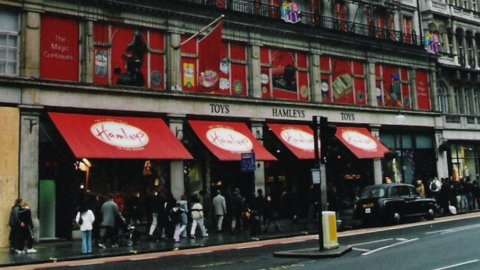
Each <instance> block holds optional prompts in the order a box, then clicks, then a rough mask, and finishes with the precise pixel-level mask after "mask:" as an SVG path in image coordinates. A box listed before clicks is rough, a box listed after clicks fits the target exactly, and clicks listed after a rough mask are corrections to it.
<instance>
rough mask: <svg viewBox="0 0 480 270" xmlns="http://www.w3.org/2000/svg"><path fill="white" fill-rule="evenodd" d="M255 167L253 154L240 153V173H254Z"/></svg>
mask: <svg viewBox="0 0 480 270" xmlns="http://www.w3.org/2000/svg"><path fill="white" fill-rule="evenodd" d="M255 169H256V166H255V152H254V151H253V150H252V152H247V153H242V154H241V160H240V171H242V172H254V171H255Z"/></svg>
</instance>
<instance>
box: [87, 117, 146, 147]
mask: <svg viewBox="0 0 480 270" xmlns="http://www.w3.org/2000/svg"><path fill="white" fill-rule="evenodd" d="M90 132H91V133H92V135H93V136H94V137H95V138H97V139H98V140H100V141H102V142H104V143H106V144H109V145H112V146H116V147H119V148H122V149H126V150H137V149H142V148H143V147H144V146H145V145H147V144H148V142H149V138H148V135H147V133H145V132H144V131H143V130H141V129H139V128H137V127H135V126H132V125H128V124H125V123H119V122H114V121H105V122H98V123H96V124H93V125H92V126H91V127H90Z"/></svg>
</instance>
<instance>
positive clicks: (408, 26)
mask: <svg viewBox="0 0 480 270" xmlns="http://www.w3.org/2000/svg"><path fill="white" fill-rule="evenodd" d="M402 24H403V25H402V26H403V40H404V41H405V43H407V44H412V40H413V39H412V18H411V17H403V21H402Z"/></svg>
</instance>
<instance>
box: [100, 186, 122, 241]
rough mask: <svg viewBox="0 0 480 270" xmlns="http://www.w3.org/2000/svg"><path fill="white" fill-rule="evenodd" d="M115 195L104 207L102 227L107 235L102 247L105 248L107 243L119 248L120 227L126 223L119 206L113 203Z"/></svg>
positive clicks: (109, 198)
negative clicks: (118, 235)
mask: <svg viewBox="0 0 480 270" xmlns="http://www.w3.org/2000/svg"><path fill="white" fill-rule="evenodd" d="M113 197H114V196H113V195H112V194H110V195H109V196H108V200H107V201H106V202H104V203H103V205H102V215H103V221H102V226H103V227H105V234H104V235H103V238H102V242H103V243H102V244H101V247H102V248H105V247H106V245H107V241H110V245H111V247H118V244H117V234H118V227H119V226H120V225H121V224H123V223H125V218H124V217H123V216H122V214H121V213H120V210H119V209H118V205H117V204H116V203H115V202H114V201H113Z"/></svg>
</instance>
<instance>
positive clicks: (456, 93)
mask: <svg viewBox="0 0 480 270" xmlns="http://www.w3.org/2000/svg"><path fill="white" fill-rule="evenodd" d="M453 99H454V101H455V112H456V113H463V112H464V110H463V106H462V93H461V89H460V88H458V87H455V88H454V89H453Z"/></svg>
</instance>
